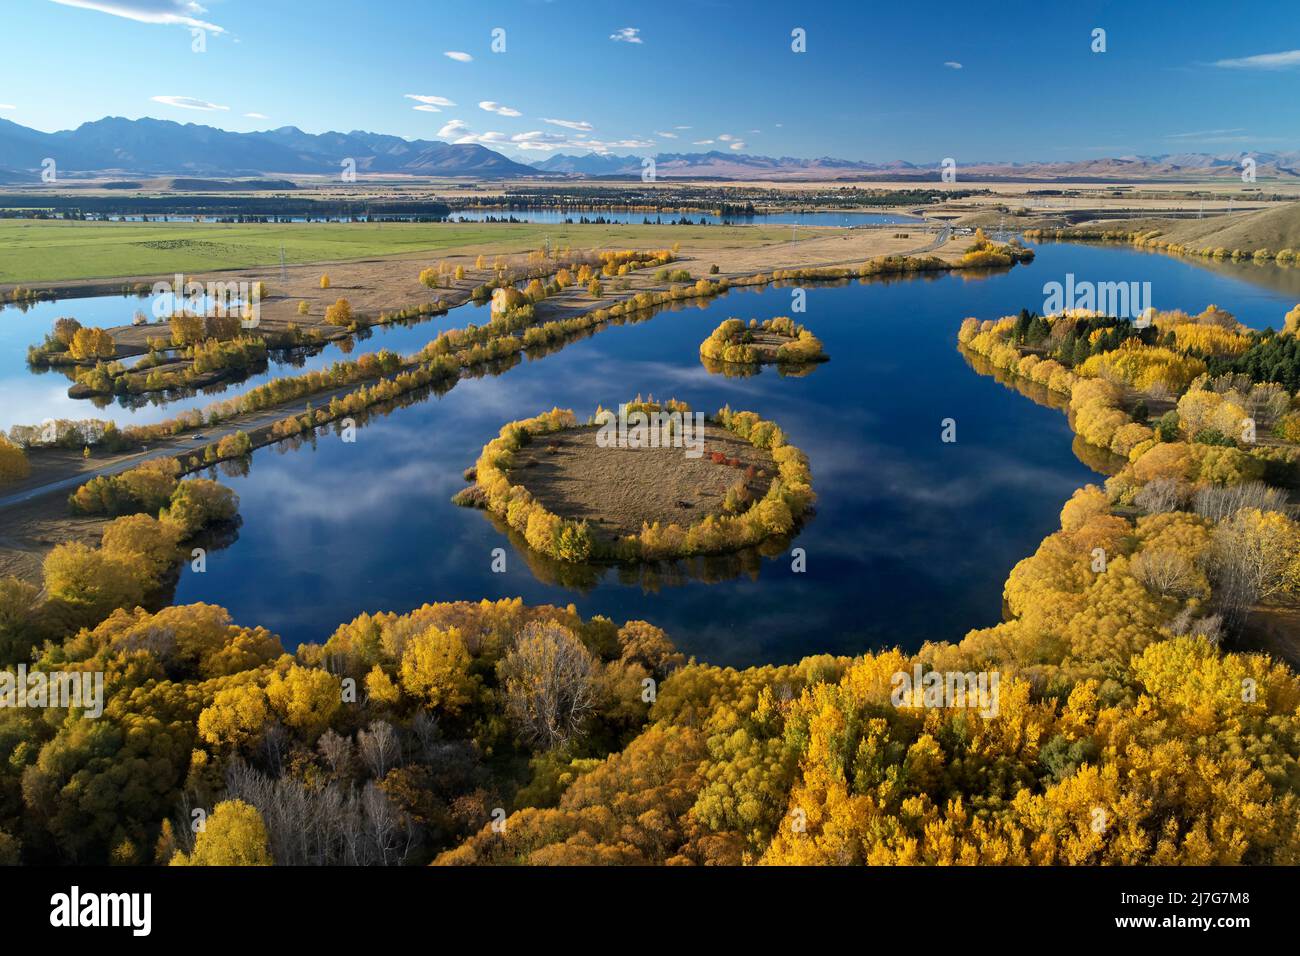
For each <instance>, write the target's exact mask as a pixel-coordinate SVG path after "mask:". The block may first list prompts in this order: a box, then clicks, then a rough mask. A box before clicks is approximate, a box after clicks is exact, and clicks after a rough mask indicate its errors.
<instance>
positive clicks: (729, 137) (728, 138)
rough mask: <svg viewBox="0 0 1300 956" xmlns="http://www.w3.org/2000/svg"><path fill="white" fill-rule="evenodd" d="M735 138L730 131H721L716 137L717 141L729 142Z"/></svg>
mask: <svg viewBox="0 0 1300 956" xmlns="http://www.w3.org/2000/svg"><path fill="white" fill-rule="evenodd" d="M735 138H736V137H734V136H732V135H731V134H730V133H723V134H722V135H721V136H719V137H718V140H719V142H723V143H730V142H731V141H732V140H733V139H735Z"/></svg>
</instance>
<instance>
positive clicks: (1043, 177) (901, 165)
mask: <svg viewBox="0 0 1300 956" xmlns="http://www.w3.org/2000/svg"><path fill="white" fill-rule="evenodd" d="M1246 155H1247V154H1245V153H1231V154H1226V155H1220V156H1212V155H1209V154H1203V153H1180V154H1171V155H1166V156H1120V157H1114V158H1102V159H1088V160H1076V161H1066V162H1052V163H1038V162H1029V163H1005V162H986V161H976V162H970V163H962V162H960V160H959V161H958V175H959V178H960V179H961V180H963V181H965V182H1035V181H1040V182H1063V181H1073V182H1132V181H1135V180H1137V181H1142V180H1189V179H1191V180H1201V179H1204V180H1211V181H1213V180H1216V179H1222V180H1224V181H1225V182H1226V181H1229V180H1232V179H1234V178H1237V177H1239V176H1240V174H1241V171H1242V159H1243V158H1244V157H1245V156H1246ZM1249 155H1250V156H1251V157H1252V158H1254V160H1255V163H1256V167H1255V175H1256V177H1257V178H1258V179H1261V180H1270V179H1272V180H1279V179H1282V180H1293V179H1297V178H1300V153H1251V154H1249ZM654 160H655V175H656V177H658V178H661V179H737V180H761V179H771V180H837V179H857V180H862V179H865V180H871V179H880V180H895V181H911V182H938V181H939V174H940V171H941V166H940V164H939V163H930V164H916V163H909V162H904V161H902V160H898V161H895V162H891V163H867V162H859V161H856V160H851V159H836V158H834V157H830V156H823V157H819V158H817V159H797V158H793V157H789V156H782V157H771V156H756V155H751V154H748V153H732V152H719V151H717V150H711V151H709V152H706V153H659V154H658V155H656V156H655V157H654ZM533 166H534V168H535V169H538V170H540V171H542V172H547V173H555V174H559V175H566V176H588V177H601V176H607V177H633V176H635V177H640V175H641V170H642V159H641V157H639V156H616V155H613V154H606V155H600V154H597V153H588V154H586V155H581V156H579V155H570V154H565V153H560V154H557V155H555V156H551V157H549V158H547V159H545V160H542V161H540V162H537V163H534V164H533Z"/></svg>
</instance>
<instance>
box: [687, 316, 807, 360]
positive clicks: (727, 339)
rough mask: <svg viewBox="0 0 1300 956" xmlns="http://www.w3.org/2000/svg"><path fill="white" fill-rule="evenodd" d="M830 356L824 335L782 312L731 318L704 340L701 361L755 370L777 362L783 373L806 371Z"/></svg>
mask: <svg viewBox="0 0 1300 956" xmlns="http://www.w3.org/2000/svg"><path fill="white" fill-rule="evenodd" d="M829 358H830V356H828V355H827V354H826V351H825V349H824V348H823V347H822V343H821V339H819V338H817V336H815V335H813V334H812V333H811V332H810V331H808V329H807V328H805V327H804V326H802V325H799V324H798V323H796V322H793V321H791V320H790V318H789V317H788V316H784V315H779V316H777V317H776V318H773V319H764V320H763V321H762V322H760V321H758V320H757V319H750V320H749V324H748V325H746V324H745V323H744V322H742V321H741V320H740V319H727V320H726V321H725V322H723V323H722V324H721V325H719V326H718V327H717V328H716V329H714V330H713V332H712V334H710V335H709V337H708V338H707V339H705V340H704V341H703V342H701V343H700V361H701V362H703V363H704V367H705V368H707V369H708V370H709V371H710V372H722V373H724V374H733V373H735V372H736V371H739V372H740V373H741V374H745V373H748V374H753V373H754V372H756V371H758V366H760V365H776V366H777V368H778V369H779V370H781V371H782V372H783V373H786V374H788V373H789V372H791V371H794V372H796V373H798V372H801V371H802V372H806V371H808V370H810V369H811V368H812V367H813V366H815V365H816V364H817V363H819V362H825V361H827V360H828V359H829Z"/></svg>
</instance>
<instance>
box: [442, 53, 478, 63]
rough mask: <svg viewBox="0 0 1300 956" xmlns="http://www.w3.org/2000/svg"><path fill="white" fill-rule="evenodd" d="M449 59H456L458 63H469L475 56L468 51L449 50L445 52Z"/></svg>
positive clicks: (444, 54)
mask: <svg viewBox="0 0 1300 956" xmlns="http://www.w3.org/2000/svg"><path fill="white" fill-rule="evenodd" d="M443 56H445V57H447V58H448V59H451V60H455V61H456V62H457V63H469V62H470V61H471V60H473V59H474V58H473V57H472V56H470V55H469V54H468V53H462V52H461V51H460V50H448V51H446V52H445V53H443Z"/></svg>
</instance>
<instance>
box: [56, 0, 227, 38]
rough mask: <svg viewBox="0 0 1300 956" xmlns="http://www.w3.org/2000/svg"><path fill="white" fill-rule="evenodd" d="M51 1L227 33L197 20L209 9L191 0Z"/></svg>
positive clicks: (101, 11)
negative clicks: (199, 15) (198, 15)
mask: <svg viewBox="0 0 1300 956" xmlns="http://www.w3.org/2000/svg"><path fill="white" fill-rule="evenodd" d="M53 2H54V3H57V4H61V5H62V6H65V7H77V8H78V9H81V10H98V11H99V12H100V13H107V14H109V15H111V16H115V17H123V18H124V19H127V20H134V21H135V22H136V23H158V24H163V25H168V26H170V25H179V26H186V27H198V28H200V29H202V30H209V31H211V32H212V33H225V32H226V31H225V30H224V29H223V28H221V27H219V26H217V25H216V24H215V23H208V22H207V21H206V20H200V19H199V18H198V17H197V16H196V14H203V13H207V12H208V11H207V10H205V9H203V7H201V6H200V5H199V4H197V3H193V2H190V0H53Z"/></svg>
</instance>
